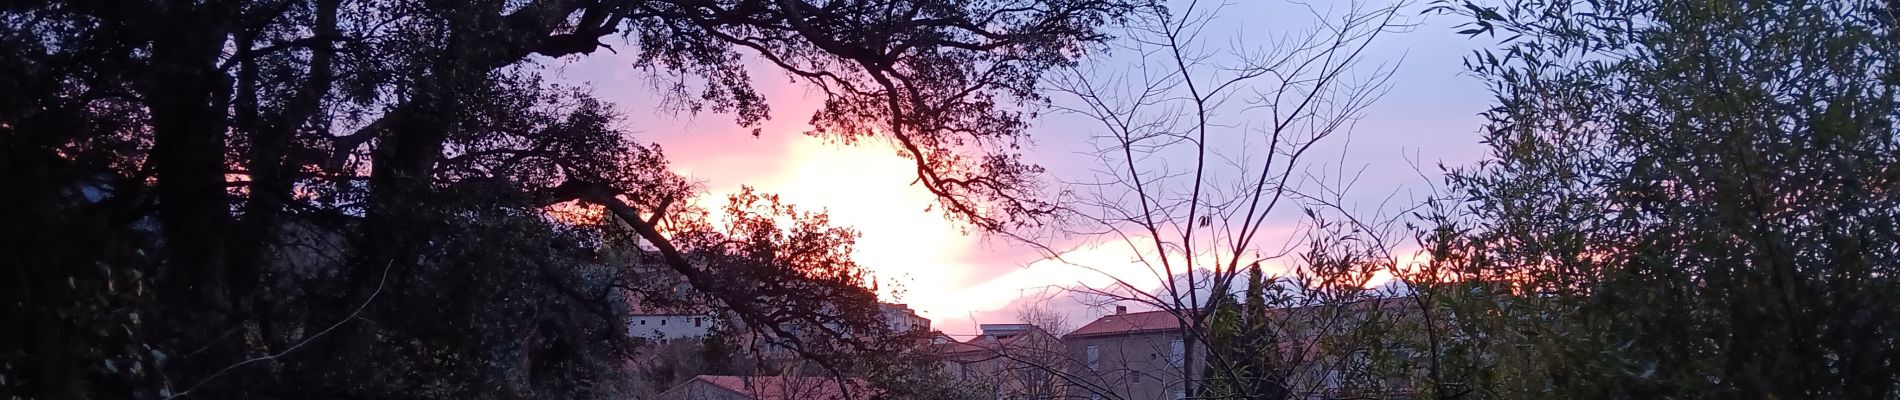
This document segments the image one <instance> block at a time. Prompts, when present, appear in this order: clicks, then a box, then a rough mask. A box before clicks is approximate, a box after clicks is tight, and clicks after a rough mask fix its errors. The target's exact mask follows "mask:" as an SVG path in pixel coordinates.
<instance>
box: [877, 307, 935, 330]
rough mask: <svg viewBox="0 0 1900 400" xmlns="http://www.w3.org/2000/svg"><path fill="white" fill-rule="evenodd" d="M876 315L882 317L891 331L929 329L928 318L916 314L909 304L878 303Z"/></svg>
mask: <svg viewBox="0 0 1900 400" xmlns="http://www.w3.org/2000/svg"><path fill="white" fill-rule="evenodd" d="M877 310H878V316H879V317H882V318H883V319H884V326H885V327H886V328H889V329H890V330H891V331H892V332H910V331H917V330H923V331H928V330H930V319H929V318H924V317H920V316H917V311H914V310H911V309H910V306H909V305H904V304H891V303H878V304H877Z"/></svg>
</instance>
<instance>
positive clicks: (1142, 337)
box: [1062, 307, 1206, 400]
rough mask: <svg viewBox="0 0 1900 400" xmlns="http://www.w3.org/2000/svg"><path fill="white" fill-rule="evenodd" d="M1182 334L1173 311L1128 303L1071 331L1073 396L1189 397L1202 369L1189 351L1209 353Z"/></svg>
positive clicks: (1069, 351) (1200, 357) (1200, 356)
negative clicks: (1137, 308)
mask: <svg viewBox="0 0 1900 400" xmlns="http://www.w3.org/2000/svg"><path fill="white" fill-rule="evenodd" d="M1181 333H1182V332H1181V323H1180V320H1179V319H1178V318H1176V317H1175V316H1174V314H1172V313H1170V312H1168V311H1148V312H1137V313H1130V312H1127V309H1126V308H1123V307H1116V311H1115V313H1114V314H1110V315H1106V316H1102V317H1101V318H1098V319H1096V320H1095V321H1092V322H1089V323H1088V324H1087V325H1083V326H1082V327H1081V328H1076V330H1075V331H1073V332H1069V334H1068V335H1066V336H1063V338H1062V339H1063V343H1064V345H1065V346H1064V347H1065V348H1066V352H1067V356H1068V357H1067V364H1068V371H1069V372H1068V373H1069V376H1070V377H1069V379H1067V381H1068V382H1067V385H1068V386H1069V388H1068V389H1067V390H1068V391H1069V393H1073V395H1072V396H1070V397H1074V398H1087V399H1093V398H1118V399H1130V400H1174V399H1185V398H1188V397H1189V396H1188V395H1189V393H1188V392H1187V390H1188V385H1187V379H1189V378H1190V377H1192V376H1197V375H1198V374H1199V372H1200V370H1201V368H1200V365H1189V363H1188V362H1187V360H1188V359H1189V352H1194V353H1193V355H1194V357H1192V358H1193V359H1195V360H1204V359H1206V357H1205V350H1204V347H1202V346H1194V347H1195V348H1192V349H1190V348H1189V346H1188V344H1187V342H1186V341H1185V340H1184V339H1183V336H1182V334H1181ZM1197 364H1198V363H1197ZM1102 394H1109V395H1110V396H1102Z"/></svg>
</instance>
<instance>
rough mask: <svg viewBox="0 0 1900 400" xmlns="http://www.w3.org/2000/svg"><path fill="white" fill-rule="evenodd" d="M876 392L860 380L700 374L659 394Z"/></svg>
mask: <svg viewBox="0 0 1900 400" xmlns="http://www.w3.org/2000/svg"><path fill="white" fill-rule="evenodd" d="M876 395H877V390H876V389H874V388H872V387H871V385H870V384H869V383H867V382H865V381H864V380H862V379H857V378H845V379H835V378H827V377H805V376H723V375H700V376H696V377H693V380H690V381H686V383H682V384H680V385H679V386H674V387H673V388H672V389H667V391H665V392H662V393H660V395H659V396H658V397H659V398H660V399H662V400H868V399H871V398H873V397H875V396H876Z"/></svg>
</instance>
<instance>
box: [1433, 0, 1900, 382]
mask: <svg viewBox="0 0 1900 400" xmlns="http://www.w3.org/2000/svg"><path fill="white" fill-rule="evenodd" d="M1438 10H1441V11H1446V12H1451V13H1455V14H1458V15H1462V16H1464V17H1466V18H1469V20H1470V23H1469V26H1468V28H1469V29H1466V30H1464V31H1463V33H1466V34H1470V35H1482V36H1485V37H1487V38H1489V37H1498V38H1503V42H1501V44H1500V45H1499V48H1497V49H1494V50H1486V51H1482V52H1479V53H1475V54H1473V56H1472V57H1471V58H1470V59H1469V60H1468V64H1469V65H1470V68H1471V70H1472V71H1473V72H1475V73H1477V74H1478V75H1480V76H1482V77H1484V78H1486V79H1488V80H1489V81H1490V82H1491V86H1492V89H1493V92H1494V94H1495V95H1496V98H1497V105H1496V106H1495V107H1494V108H1492V109H1491V110H1490V111H1488V112H1486V113H1485V116H1486V117H1487V118H1488V119H1489V124H1487V127H1486V129H1485V131H1484V132H1485V133H1484V140H1485V143H1486V144H1487V145H1489V146H1490V148H1491V149H1492V154H1491V159H1489V160H1486V161H1485V162H1483V163H1481V164H1479V165H1477V166H1474V167H1470V168H1459V169H1454V170H1452V171H1451V172H1450V174H1448V180H1449V183H1450V189H1451V191H1452V192H1453V193H1454V194H1455V195H1456V196H1454V199H1453V200H1455V202H1451V203H1441V204H1440V206H1441V207H1440V208H1439V210H1440V212H1439V213H1437V214H1436V217H1434V219H1435V221H1433V222H1435V226H1433V227H1432V228H1431V230H1429V231H1427V232H1424V233H1423V234H1422V235H1423V236H1422V237H1423V238H1424V240H1425V241H1426V243H1427V244H1428V245H1427V248H1428V249H1430V250H1431V251H1432V254H1431V255H1432V257H1433V260H1432V261H1433V264H1434V265H1433V267H1431V268H1429V269H1428V270H1426V271H1425V272H1424V275H1425V276H1423V277H1422V278H1425V279H1422V281H1424V280H1430V281H1440V282H1443V281H1445V280H1457V281H1462V282H1463V283H1458V284H1449V283H1447V284H1442V285H1440V286H1438V288H1437V289H1435V291H1438V292H1440V293H1441V294H1442V298H1443V299H1444V300H1445V304H1447V306H1448V307H1452V309H1454V310H1457V312H1456V313H1455V314H1454V315H1455V317H1456V320H1455V321H1456V323H1455V325H1456V327H1455V328H1454V329H1455V330H1456V331H1455V332H1456V333H1458V334H1459V335H1457V337H1460V338H1461V339H1459V340H1462V341H1464V344H1462V345H1460V346H1459V347H1460V349H1458V350H1457V351H1456V352H1455V353H1447V354H1449V355H1453V356H1455V357H1453V358H1452V359H1447V362H1448V363H1449V362H1457V363H1458V364H1461V365H1459V366H1457V367H1458V368H1471V369H1473V370H1479V371H1488V372H1487V373H1486V374H1485V375H1486V376H1487V378H1485V379H1483V380H1480V381H1476V382H1473V384H1474V387H1475V388H1476V389H1478V391H1477V392H1475V393H1477V394H1483V395H1487V396H1494V397H1507V398H1517V397H1525V398H1549V397H1571V398H1621V397H1646V398H1647V397H1698V398H1783V399H1792V398H1891V397H1894V396H1896V395H1900V393H1896V390H1900V369H1896V366H1897V365H1900V362H1896V361H1900V336H1897V335H1896V333H1900V325H1896V321H1900V319H1896V318H1895V317H1896V315H1895V310H1896V308H1895V307H1894V304H1896V301H1900V280H1896V279H1895V277H1896V273H1897V272H1900V231H1896V227H1897V226H1900V220H1896V216H1897V215H1900V214H1896V213H1895V212H1894V210H1896V209H1897V208H1896V206H1900V192H1896V191H1895V190H1894V188H1895V187H1896V185H1897V184H1900V181H1897V180H1896V179H1900V175H1897V173H1900V169H1896V166H1897V165H1900V145H1897V144H1900V143H1897V142H1900V128H1897V127H1896V122H1900V112H1897V110H1900V97H1897V96H1900V95H1897V94H1896V93H1900V69H1896V60H1900V29H1897V28H1900V26H1896V19H1895V17H1894V16H1895V15H1896V10H1900V8H1896V5H1895V3H1893V2H1879V1H1720V2H1700V1H1690V2H1682V1H1644V0H1629V1H1591V2H1499V3H1492V2H1476V1H1472V2H1451V1H1447V2H1443V3H1441V4H1440V7H1439V8H1438Z"/></svg>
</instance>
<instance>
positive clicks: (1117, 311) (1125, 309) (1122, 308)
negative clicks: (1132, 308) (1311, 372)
mask: <svg viewBox="0 0 1900 400" xmlns="http://www.w3.org/2000/svg"><path fill="white" fill-rule="evenodd" d="M1127 313H1128V306H1122V305H1118V306H1115V315H1122V314H1127Z"/></svg>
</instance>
